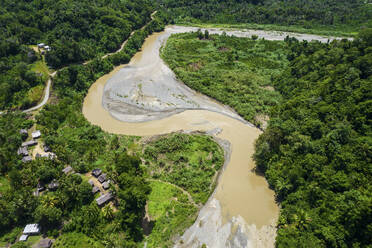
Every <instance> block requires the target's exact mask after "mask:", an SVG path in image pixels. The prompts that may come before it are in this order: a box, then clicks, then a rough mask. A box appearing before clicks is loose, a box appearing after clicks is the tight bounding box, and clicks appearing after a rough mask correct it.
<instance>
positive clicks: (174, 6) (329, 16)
mask: <svg viewBox="0 0 372 248" xmlns="http://www.w3.org/2000/svg"><path fill="white" fill-rule="evenodd" d="M157 2H158V3H159V6H160V7H161V8H163V9H164V10H165V11H167V14H168V15H169V16H170V17H171V18H172V20H173V21H174V22H176V23H190V22H191V23H229V24H237V23H238V24H241V23H259V24H277V25H285V26H287V25H296V26H299V27H303V28H305V29H311V28H314V29H335V27H336V29H337V30H340V31H343V30H345V29H348V30H350V29H354V31H355V29H358V28H360V27H361V26H363V25H368V26H369V27H371V25H372V23H371V19H372V6H371V4H369V3H368V1H364V0H355V1H348V0H326V1H324V0H307V1H301V0H276V1H272V0H251V1H240V0H234V1H231V0H190V1H185V0H184V1H179V0H158V1H157Z"/></svg>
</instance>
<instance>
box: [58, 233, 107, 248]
mask: <svg viewBox="0 0 372 248" xmlns="http://www.w3.org/2000/svg"><path fill="white" fill-rule="evenodd" d="M103 247H104V246H103V245H102V244H101V243H99V242H97V241H95V240H93V239H91V238H89V237H88V236H86V235H84V234H82V233H65V234H62V235H61V236H59V237H58V238H57V239H56V242H55V243H54V245H53V248H103Z"/></svg>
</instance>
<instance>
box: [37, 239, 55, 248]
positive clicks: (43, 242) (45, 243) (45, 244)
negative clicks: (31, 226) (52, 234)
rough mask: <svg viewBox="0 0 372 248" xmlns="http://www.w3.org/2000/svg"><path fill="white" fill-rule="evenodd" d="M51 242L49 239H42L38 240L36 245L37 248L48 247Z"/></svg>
mask: <svg viewBox="0 0 372 248" xmlns="http://www.w3.org/2000/svg"><path fill="white" fill-rule="evenodd" d="M52 244H53V242H52V240H51V239H42V240H40V242H39V244H38V245H37V247H38V248H49V247H51V246H52Z"/></svg>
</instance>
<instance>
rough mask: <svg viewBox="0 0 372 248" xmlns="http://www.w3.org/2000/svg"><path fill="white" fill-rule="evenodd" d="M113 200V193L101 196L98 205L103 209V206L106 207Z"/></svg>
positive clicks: (97, 200)
mask: <svg viewBox="0 0 372 248" xmlns="http://www.w3.org/2000/svg"><path fill="white" fill-rule="evenodd" d="M112 198H113V197H112V195H111V193H107V194H104V195H101V196H100V197H98V198H97V199H96V202H97V205H98V206H100V207H101V206H103V205H105V204H106V203H107V202H109V201H111V200H112Z"/></svg>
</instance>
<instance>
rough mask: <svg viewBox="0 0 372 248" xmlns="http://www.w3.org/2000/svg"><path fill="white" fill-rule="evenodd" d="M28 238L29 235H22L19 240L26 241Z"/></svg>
mask: <svg viewBox="0 0 372 248" xmlns="http://www.w3.org/2000/svg"><path fill="white" fill-rule="evenodd" d="M27 238H28V235H26V234H22V235H21V237H20V238H19V241H26V240H27Z"/></svg>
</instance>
